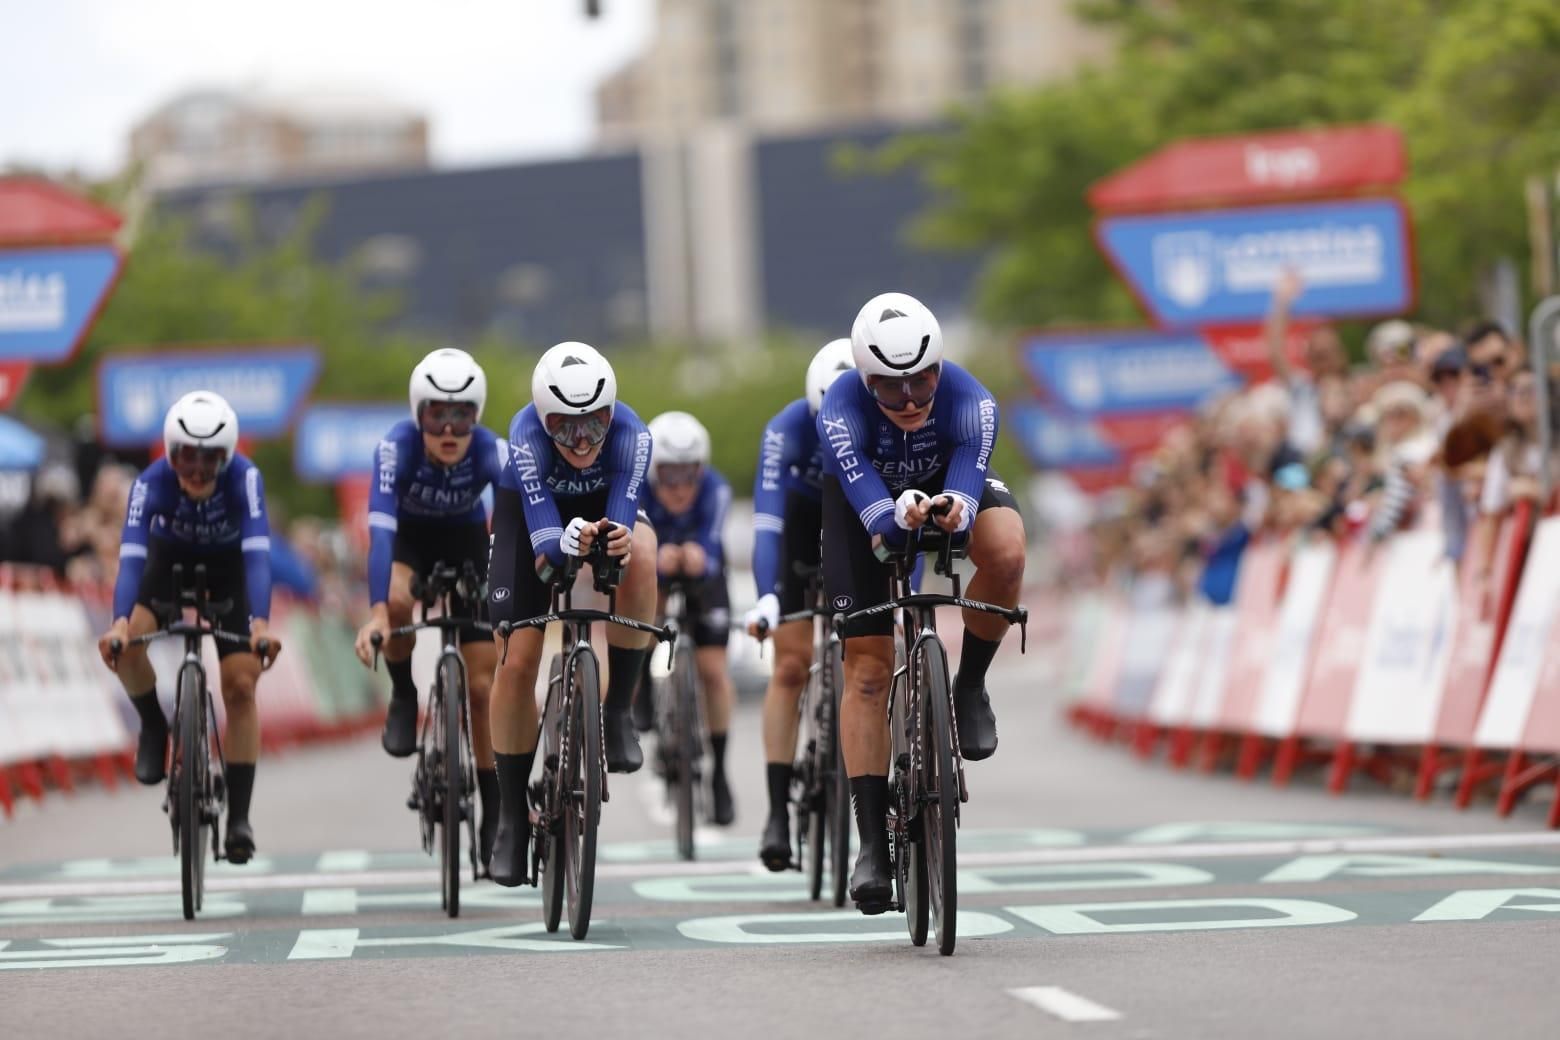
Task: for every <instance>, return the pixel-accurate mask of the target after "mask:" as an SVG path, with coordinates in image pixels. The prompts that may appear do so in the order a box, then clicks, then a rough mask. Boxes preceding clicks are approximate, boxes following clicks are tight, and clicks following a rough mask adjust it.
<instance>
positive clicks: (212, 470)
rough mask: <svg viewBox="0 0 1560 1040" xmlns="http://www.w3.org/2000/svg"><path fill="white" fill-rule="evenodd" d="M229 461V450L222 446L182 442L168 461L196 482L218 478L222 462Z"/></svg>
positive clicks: (181, 474)
mask: <svg viewBox="0 0 1560 1040" xmlns="http://www.w3.org/2000/svg"><path fill="white" fill-rule="evenodd" d="M226 461H227V452H226V451H225V450H223V449H222V448H202V447H200V446H199V445H196V444H180V445H177V446H175V447H174V449H173V454H172V455H169V456H168V463H169V465H171V466H172V467H173V471H174V472H175V473H177V474H178V475H179V476H180V477H182V478H183V479H185V480H188V481H191V482H193V483H196V484H206V483H210V482H211V481H212V480H215V479H216V476H217V472H218V471H219V470H220V469H222V464H223V463H224V462H226Z"/></svg>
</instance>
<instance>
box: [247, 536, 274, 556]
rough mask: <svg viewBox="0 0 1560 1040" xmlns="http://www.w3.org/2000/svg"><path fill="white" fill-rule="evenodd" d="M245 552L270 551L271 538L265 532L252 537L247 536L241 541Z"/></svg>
mask: <svg viewBox="0 0 1560 1040" xmlns="http://www.w3.org/2000/svg"><path fill="white" fill-rule="evenodd" d="M239 547H240V548H241V549H243V551H244V552H270V551H271V539H270V538H268V537H267V536H265V535H263V534H257V535H255V536H253V537H252V538H245V539H244V540H243V541H242V542H240V543H239Z"/></svg>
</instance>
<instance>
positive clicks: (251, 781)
mask: <svg viewBox="0 0 1560 1040" xmlns="http://www.w3.org/2000/svg"><path fill="white" fill-rule="evenodd" d="M254 793H255V764H254V763H253V762H229V763H228V764H227V803H228V820H229V822H231V821H233V820H247V819H249V797H250V795H252V794H254Z"/></svg>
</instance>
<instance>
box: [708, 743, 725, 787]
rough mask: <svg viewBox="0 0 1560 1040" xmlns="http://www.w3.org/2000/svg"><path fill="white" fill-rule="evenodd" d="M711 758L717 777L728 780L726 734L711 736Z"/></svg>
mask: <svg viewBox="0 0 1560 1040" xmlns="http://www.w3.org/2000/svg"><path fill="white" fill-rule="evenodd" d="M710 758H711V759H713V760H714V766H715V776H716V777H718V778H719V779H722V780H724V779H725V778H726V734H724V733H711V734H710Z"/></svg>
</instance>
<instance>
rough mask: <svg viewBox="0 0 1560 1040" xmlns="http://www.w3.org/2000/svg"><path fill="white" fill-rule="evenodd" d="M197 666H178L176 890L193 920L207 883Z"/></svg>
mask: <svg viewBox="0 0 1560 1040" xmlns="http://www.w3.org/2000/svg"><path fill="white" fill-rule="evenodd" d="M202 679H203V676H202V675H201V672H200V669H198V668H193V667H190V666H187V665H186V666H185V667H183V668H181V669H180V670H179V704H178V712H179V752H180V760H179V766H178V768H179V785H178V786H179V791H178V807H179V809H178V811H179V890H180V894H181V895H182V897H183V903H184V919H185V920H186V921H193V920H195V914H196V912H197V911H199V910H200V908H201V903H202V902H204V900H203V898H202V897H203V896H204V894H205V886H206V821H205V805H204V798H203V795H204V793H205V790H206V773H207V768H208V764H207V755H209V754H210V748H209V746H208V743H207V739H206V691H205V683H204V682H203V681H202Z"/></svg>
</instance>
